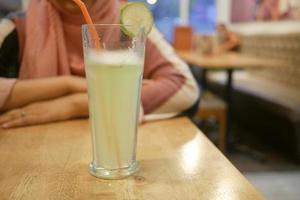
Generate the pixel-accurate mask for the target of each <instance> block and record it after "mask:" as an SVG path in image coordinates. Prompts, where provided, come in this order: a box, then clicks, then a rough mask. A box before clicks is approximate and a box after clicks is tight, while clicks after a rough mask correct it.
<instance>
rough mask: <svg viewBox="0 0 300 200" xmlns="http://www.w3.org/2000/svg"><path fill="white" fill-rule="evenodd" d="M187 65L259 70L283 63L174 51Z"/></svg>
mask: <svg viewBox="0 0 300 200" xmlns="http://www.w3.org/2000/svg"><path fill="white" fill-rule="evenodd" d="M176 53H177V54H178V55H179V56H180V57H181V58H182V59H183V60H184V61H185V62H187V63H189V64H192V65H194V66H196V67H200V68H206V69H261V68H263V67H282V66H283V63H280V62H278V61H274V60H272V59H262V58H256V57H251V56H246V55H243V54H241V53H234V52H231V53H223V54H217V55H201V54H199V53H197V52H194V51H176Z"/></svg>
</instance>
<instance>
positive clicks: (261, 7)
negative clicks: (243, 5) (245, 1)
mask: <svg viewBox="0 0 300 200" xmlns="http://www.w3.org/2000/svg"><path fill="white" fill-rule="evenodd" d="M290 16H291V7H290V5H289V0H258V8H257V12H256V19H257V20H258V21H277V20H282V19H288V18H290Z"/></svg>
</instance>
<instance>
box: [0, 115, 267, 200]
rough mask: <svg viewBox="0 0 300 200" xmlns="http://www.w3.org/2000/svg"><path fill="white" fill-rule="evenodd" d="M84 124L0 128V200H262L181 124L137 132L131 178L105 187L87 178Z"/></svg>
mask: <svg viewBox="0 0 300 200" xmlns="http://www.w3.org/2000/svg"><path fill="white" fill-rule="evenodd" d="M90 149H91V144H90V133H89V128H88V122H87V121H86V120H79V121H68V122H63V123H57V124H49V125H43V126H35V127H28V128H21V129H14V130H5V131H4V130H1V129H0V169H1V170H0V199H1V200H6V199H22V200H27V199H28V200H35V199H37V200H41V199H43V200H44V199H45V200H47V199H51V200H52V199H53V200H60V199H64V200H68V199H70V200H71V199H100V200H101V199H102V200H143V199H149V200H152V199H155V200H156V199H162V200H169V199H172V200H173V199H174V200H175V199H178V200H192V199H195V200H196V199H197V200H198V199H205V200H206V199H231V200H235V199H237V200H246V199H249V200H254V199H255V200H257V199H263V197H262V196H261V194H260V193H258V192H257V191H256V189H255V188H254V187H253V186H252V185H251V184H250V183H249V182H248V181H247V180H246V179H245V178H244V177H243V176H242V175H241V174H240V172H239V171H238V170H237V169H235V168H234V167H233V166H232V164H231V163H230V162H229V161H228V160H227V159H226V158H225V157H224V156H223V155H222V154H221V153H220V152H219V151H218V150H217V149H216V147H215V146H214V145H213V144H212V143H210V142H209V141H208V140H207V138H206V137H205V136H204V135H203V134H202V133H201V132H200V131H199V130H198V129H197V128H196V127H195V126H194V125H193V124H192V123H191V122H190V121H189V120H188V119H186V118H179V119H173V120H168V121H160V122H152V123H149V124H145V125H142V126H141V127H140V130H139V139H138V160H140V163H141V169H140V171H139V172H138V174H136V175H135V176H133V177H130V178H128V179H124V180H118V181H106V180H100V179H97V178H94V177H92V176H91V175H89V173H88V167H87V166H88V163H89V161H90V160H91V152H90Z"/></svg>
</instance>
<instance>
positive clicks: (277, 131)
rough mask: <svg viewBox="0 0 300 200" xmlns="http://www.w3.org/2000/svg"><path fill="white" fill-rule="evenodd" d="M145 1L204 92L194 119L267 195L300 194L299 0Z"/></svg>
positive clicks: (2, 0)
mask: <svg viewBox="0 0 300 200" xmlns="http://www.w3.org/2000/svg"><path fill="white" fill-rule="evenodd" d="M132 1H135V0H132ZM140 1H141V0H140ZM143 2H145V3H146V4H147V5H148V6H149V8H150V9H151V10H152V11H153V15H154V18H155V23H156V26H157V28H158V29H159V30H160V31H161V32H162V33H163V34H164V36H165V38H166V39H167V40H168V41H169V42H170V43H172V44H173V45H174V47H175V49H176V51H178V53H179V55H180V56H181V57H182V58H183V59H184V60H185V61H186V62H187V63H188V64H189V65H190V67H191V69H192V71H193V73H194V75H195V78H196V79H197V81H198V83H199V87H200V88H201V90H202V95H201V99H200V104H199V108H198V111H197V112H196V114H195V116H193V120H194V122H195V124H196V125H197V126H199V128H200V129H201V130H202V131H203V132H204V133H205V134H206V135H207V136H208V137H209V138H210V139H211V141H212V142H214V143H215V144H216V145H217V146H218V147H219V148H220V150H222V151H223V152H224V154H225V156H226V157H228V159H229V160H230V161H231V162H232V163H233V164H234V165H235V166H236V167H237V168H238V169H239V170H240V171H241V172H242V173H243V174H244V175H245V176H246V177H247V178H248V179H249V180H250V182H252V183H253V184H254V185H255V186H256V187H257V188H258V190H260V191H261V192H262V193H263V194H264V195H265V197H266V199H272V200H277V199H285V200H292V199H293V200H294V199H295V200H296V199H299V197H300V190H299V188H300V165H299V160H300V0H172V1H171V0H144V1H143ZM27 3H28V2H27V0H23V1H22V0H0V18H1V17H4V16H5V15H7V14H8V13H9V12H13V11H20V10H24V9H26V5H27ZM246 58H247V59H246ZM198 61H199V62H198ZM217 61H218V62H217ZM212 63H213V64H212ZM214 63H217V64H214Z"/></svg>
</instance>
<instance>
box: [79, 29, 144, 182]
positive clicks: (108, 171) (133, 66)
mask: <svg viewBox="0 0 300 200" xmlns="http://www.w3.org/2000/svg"><path fill="white" fill-rule="evenodd" d="M123 28H124V25H118V24H114V25H103V24H102V25H101V24H99V25H97V24H95V25H83V28H82V32H83V46H84V61H85V68H86V76H87V82H88V94H89V112H90V123H91V132H92V147H93V160H92V162H91V163H90V166H89V168H90V173H91V174H92V175H94V176H96V177H98V178H104V179H120V178H124V177H127V176H130V175H132V174H133V173H135V172H136V171H137V170H138V163H137V161H136V142H137V126H138V117H139V108H140V94H141V83H142V77H143V68H144V51H145V35H144V30H143V29H141V30H140V32H139V33H138V34H137V35H136V36H134V37H128V36H127V35H126V34H124V33H123V31H122V30H123ZM94 30H96V31H97V33H98V35H99V38H100V46H101V48H100V49H99V48H96V47H95V37H94V35H95V34H94V33H95V31H94ZM93 31H94V32H93Z"/></svg>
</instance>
